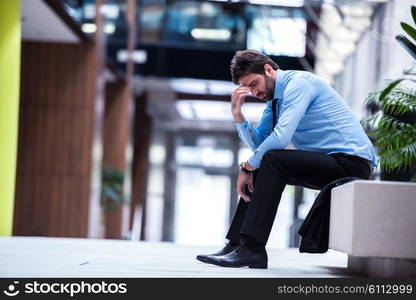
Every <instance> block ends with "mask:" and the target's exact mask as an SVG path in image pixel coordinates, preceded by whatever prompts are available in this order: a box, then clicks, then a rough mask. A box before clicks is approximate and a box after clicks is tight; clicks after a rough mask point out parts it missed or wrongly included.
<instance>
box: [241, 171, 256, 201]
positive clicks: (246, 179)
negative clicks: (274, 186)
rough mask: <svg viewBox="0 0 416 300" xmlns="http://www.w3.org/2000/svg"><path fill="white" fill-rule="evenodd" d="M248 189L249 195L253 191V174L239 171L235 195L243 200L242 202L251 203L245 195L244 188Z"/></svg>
mask: <svg viewBox="0 0 416 300" xmlns="http://www.w3.org/2000/svg"><path fill="white" fill-rule="evenodd" d="M246 186H247V187H248V190H249V191H250V193H252V192H253V191H254V189H253V174H246V173H244V172H241V171H240V174H239V175H238V179H237V193H238V194H239V195H240V196H241V197H242V198H243V199H244V201H246V202H249V201H251V199H250V197H249V196H248V195H246V192H245V187H246Z"/></svg>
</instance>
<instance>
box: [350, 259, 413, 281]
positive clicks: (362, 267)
mask: <svg viewBox="0 0 416 300" xmlns="http://www.w3.org/2000/svg"><path fill="white" fill-rule="evenodd" d="M348 269H350V270H354V271H356V272H359V273H363V274H366V275H369V276H372V277H409V276H415V275H416V260H411V259H399V258H384V257H357V256H351V255H348Z"/></svg>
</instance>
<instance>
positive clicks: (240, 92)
mask: <svg viewBox="0 0 416 300" xmlns="http://www.w3.org/2000/svg"><path fill="white" fill-rule="evenodd" d="M249 92H250V89H249V88H248V87H246V86H239V87H238V88H236V89H235V90H234V92H233V93H232V94H231V113H232V114H233V118H234V121H236V122H238V123H241V122H243V121H244V117H243V115H242V114H241V107H242V106H243V104H244V100H245V98H246V96H247V94H248V93H249Z"/></svg>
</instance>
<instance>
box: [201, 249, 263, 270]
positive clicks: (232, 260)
mask: <svg viewBox="0 0 416 300" xmlns="http://www.w3.org/2000/svg"><path fill="white" fill-rule="evenodd" d="M207 263H211V264H214V265H217V266H221V267H229V268H241V267H249V268H256V269H267V252H266V249H265V248H264V247H259V248H258V249H256V250H255V251H253V250H251V249H249V248H248V246H247V244H246V243H244V242H243V243H242V244H240V245H239V246H238V247H236V248H235V249H234V250H233V251H231V252H230V253H228V254H225V255H221V256H208V257H207Z"/></svg>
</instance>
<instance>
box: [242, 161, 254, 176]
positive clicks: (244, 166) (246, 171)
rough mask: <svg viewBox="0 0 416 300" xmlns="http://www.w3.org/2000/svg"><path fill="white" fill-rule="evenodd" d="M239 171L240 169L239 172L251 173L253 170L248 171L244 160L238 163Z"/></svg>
mask: <svg viewBox="0 0 416 300" xmlns="http://www.w3.org/2000/svg"><path fill="white" fill-rule="evenodd" d="M240 171H241V172H244V173H246V174H251V173H253V171H250V170H248V169H247V168H246V162H242V163H240Z"/></svg>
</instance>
